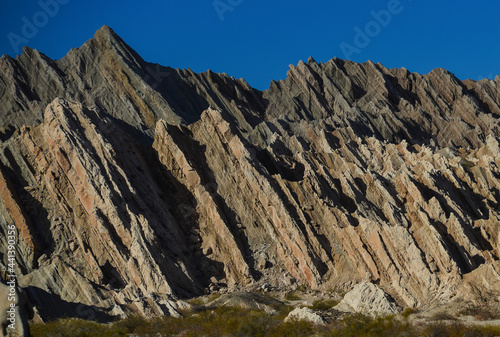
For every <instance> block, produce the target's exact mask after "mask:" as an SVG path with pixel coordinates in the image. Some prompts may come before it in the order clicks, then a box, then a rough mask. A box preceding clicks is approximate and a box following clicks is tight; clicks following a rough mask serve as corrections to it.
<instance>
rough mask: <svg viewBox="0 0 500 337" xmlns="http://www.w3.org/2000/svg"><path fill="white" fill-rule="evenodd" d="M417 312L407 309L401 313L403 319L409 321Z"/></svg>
mask: <svg viewBox="0 0 500 337" xmlns="http://www.w3.org/2000/svg"><path fill="white" fill-rule="evenodd" d="M415 312H416V310H415V309H413V308H406V309H405V310H403V312H402V313H401V316H403V318H405V319H408V317H410V316H411V315H412V314H414V313H415Z"/></svg>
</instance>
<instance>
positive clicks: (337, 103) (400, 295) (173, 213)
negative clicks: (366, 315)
mask: <svg viewBox="0 0 500 337" xmlns="http://www.w3.org/2000/svg"><path fill="white" fill-rule="evenodd" d="M499 116H500V77H499V76H497V77H496V78H495V80H494V81H493V80H486V79H485V80H481V81H471V80H466V81H460V80H459V79H457V78H456V77H455V76H454V75H453V74H451V73H450V72H448V71H446V70H444V69H435V70H433V71H432V72H430V73H429V74H426V75H419V74H416V73H411V72H409V71H408V70H406V69H404V68H403V69H387V68H385V67H383V66H382V65H381V64H374V63H373V62H370V61H369V62H367V63H363V64H358V63H354V62H350V61H344V60H340V59H337V58H334V59H332V60H330V61H328V62H327V63H317V62H316V61H315V60H313V59H312V58H310V59H309V60H308V62H307V63H304V62H302V61H301V62H299V64H298V65H297V66H290V69H289V71H288V74H287V78H286V79H285V80H282V81H278V82H272V83H271V86H270V89H268V90H266V91H264V92H262V91H259V90H256V89H254V88H252V87H251V86H250V85H249V84H248V83H246V82H245V81H244V80H242V79H239V80H236V79H234V78H232V77H229V76H227V75H226V74H216V73H213V72H211V71H210V70H209V71H207V72H204V73H199V74H197V73H194V72H193V71H191V70H190V69H187V70H179V69H172V68H169V67H163V66H160V65H157V64H151V63H148V62H146V61H144V60H143V59H142V58H141V57H140V56H139V55H138V54H137V53H136V52H135V51H134V50H133V49H131V48H130V47H129V46H128V45H127V44H126V43H125V42H124V41H123V40H122V39H121V38H120V37H119V36H117V35H116V34H115V33H114V32H113V31H112V30H111V28H109V27H106V26H104V27H102V28H101V29H100V30H99V31H97V32H96V34H95V36H94V38H93V39H91V40H89V41H87V42H86V43H85V44H84V45H83V46H82V47H80V48H78V49H72V50H71V51H69V53H68V54H67V55H66V56H65V57H63V58H62V59H60V60H57V61H55V60H51V59H49V58H48V57H46V56H45V55H43V54H42V53H40V52H38V51H36V50H32V49H29V48H25V49H24V50H23V54H22V55H20V56H18V57H17V58H16V59H12V58H10V57H9V56H5V55H4V56H3V57H2V58H1V59H0V139H1V142H0V224H1V226H0V230H1V231H2V234H4V235H2V236H1V238H0V242H1V245H0V257H1V263H2V277H4V278H5V272H4V270H5V267H6V266H7V264H8V252H7V241H6V236H7V231H8V226H9V225H15V227H16V228H17V232H18V244H17V246H16V249H17V250H16V252H17V255H16V258H17V260H16V262H17V265H16V274H17V275H18V280H19V284H20V285H21V286H23V287H25V288H28V291H29V294H30V297H31V299H32V301H33V302H34V303H35V304H36V305H37V307H38V310H39V315H40V316H41V317H42V318H43V319H50V318H53V317H58V316H62V315H70V316H71V315H73V316H78V317H84V318H95V317H96V316H113V315H126V314H130V313H139V314H143V315H146V316H155V315H163V314H170V315H177V314H178V312H177V310H178V309H179V306H180V305H181V303H182V302H181V301H178V299H182V298H189V297H192V296H196V295H200V294H203V293H204V292H217V291H219V292H228V291H236V290H251V289H257V288H260V287H272V288H275V289H279V290H283V291H286V290H291V289H296V288H297V287H300V286H302V287H304V286H305V287H307V288H311V289H318V290H331V289H337V290H339V291H347V290H350V289H352V288H353V287H354V286H355V285H356V284H359V283H361V282H371V283H375V284H377V285H378V286H379V287H380V288H381V289H383V290H384V291H385V292H386V293H387V294H389V295H390V296H391V297H392V298H393V299H395V300H396V302H397V303H398V304H399V305H401V306H403V307H426V306H427V307H428V306H434V305H437V304H440V303H448V302H457V303H466V302H468V301H475V302H478V301H488V300H489V299H491V300H493V299H494V298H495V296H499V295H500V262H499V260H498V259H499V256H500V236H499V233H500V231H499V219H500V205H499V202H500V181H499V177H500V170H499V167H500V148H499V143H498V139H499V136H500V128H499V126H498V122H499Z"/></svg>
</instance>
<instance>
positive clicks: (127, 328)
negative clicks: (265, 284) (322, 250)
mask: <svg viewBox="0 0 500 337" xmlns="http://www.w3.org/2000/svg"><path fill="white" fill-rule="evenodd" d="M330 304H331V303H321V304H320V303H318V304H316V307H318V309H321V310H327V309H326V308H327V307H328V306H329V305H330ZM291 309H292V307H290V306H284V307H283V308H281V309H280V310H279V311H278V312H276V313H275V314H272V315H271V314H266V313H264V312H261V311H255V310H247V309H240V308H231V307H221V308H216V309H213V308H212V309H207V310H204V311H196V312H192V313H184V316H183V317H181V318H173V317H162V318H156V319H150V320H147V319H144V318H142V317H130V318H127V319H125V320H120V321H116V322H114V323H108V324H99V323H95V322H89V321H84V320H81V319H60V320H57V321H53V322H50V323H47V324H36V325H32V326H31V332H32V335H33V337H42V336H44V337H45V336H47V337H48V336H50V337H94V336H103V337H107V336H138V337H139V336H184V337H189V336H196V337H200V336H207V337H209V336H210V337H211V336H252V337H259V336H262V337H264V336H265V337H273V336H289V337H293V336H297V337H298V336H300V337H303V336H325V337H328V336H342V337H349V336H352V337H354V336H356V337H364V336H366V337H368V336H370V337H376V336H383V337H391V336H426V337H438V336H439V337H440V336H443V337H445V336H450V337H455V336H457V337H458V336H460V337H463V336H466V337H483V336H484V337H490V336H500V327H487V326H481V327H467V326H465V325H463V324H460V323H459V322H458V321H453V322H451V324H444V323H443V322H438V321H436V322H429V324H425V325H418V326H417V325H413V324H412V323H410V322H409V320H407V319H406V318H405V317H404V316H403V315H402V316H399V317H396V316H388V317H381V318H370V317H366V316H363V315H349V316H346V317H344V318H343V319H341V320H336V321H334V322H332V323H330V324H327V325H314V324H311V323H308V322H305V321H292V322H286V323H285V322H284V318H285V317H286V316H287V314H288V313H289V312H290V310H291Z"/></svg>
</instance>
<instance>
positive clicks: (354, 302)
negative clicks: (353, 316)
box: [335, 282, 400, 316]
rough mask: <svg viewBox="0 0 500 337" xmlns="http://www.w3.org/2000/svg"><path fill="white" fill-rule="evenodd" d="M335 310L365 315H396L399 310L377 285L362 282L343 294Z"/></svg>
mask: <svg viewBox="0 0 500 337" xmlns="http://www.w3.org/2000/svg"><path fill="white" fill-rule="evenodd" d="M335 309H336V310H339V311H344V312H357V313H362V314H367V315H375V316H376V315H390V314H397V313H398V312H399V311H400V310H399V308H398V307H397V305H396V304H395V303H394V301H393V300H392V299H391V298H390V297H389V296H388V295H387V294H386V293H385V292H384V291H383V290H382V289H380V288H379V287H378V286H377V285H375V284H373V283H367V282H363V283H360V284H358V285H356V286H355V287H354V288H353V289H352V290H351V291H349V292H348V293H347V294H345V296H344V298H343V299H342V301H341V302H340V303H339V304H337V305H336V306H335Z"/></svg>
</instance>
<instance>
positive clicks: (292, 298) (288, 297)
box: [285, 291, 300, 301]
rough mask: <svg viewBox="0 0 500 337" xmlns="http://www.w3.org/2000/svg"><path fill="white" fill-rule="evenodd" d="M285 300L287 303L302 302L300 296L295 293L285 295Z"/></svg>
mask: <svg viewBox="0 0 500 337" xmlns="http://www.w3.org/2000/svg"><path fill="white" fill-rule="evenodd" d="M285 300H287V301H298V300H300V296H299V295H297V293H296V292H295V291H289V292H287V293H286V295H285Z"/></svg>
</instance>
